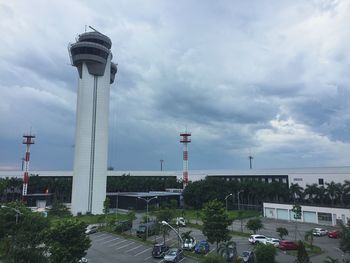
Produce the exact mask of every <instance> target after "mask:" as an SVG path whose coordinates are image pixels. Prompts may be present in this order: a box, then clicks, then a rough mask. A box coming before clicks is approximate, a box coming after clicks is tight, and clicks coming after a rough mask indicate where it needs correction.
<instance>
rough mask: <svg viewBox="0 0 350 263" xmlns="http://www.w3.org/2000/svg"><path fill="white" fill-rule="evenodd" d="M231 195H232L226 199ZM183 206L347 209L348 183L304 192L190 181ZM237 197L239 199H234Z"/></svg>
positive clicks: (283, 186)
mask: <svg viewBox="0 0 350 263" xmlns="http://www.w3.org/2000/svg"><path fill="white" fill-rule="evenodd" d="M230 194H232V196H229V195H230ZM183 196H184V200H185V203H186V205H188V206H190V207H193V208H196V209H198V208H201V207H202V206H203V204H205V203H207V202H209V201H210V200H214V199H217V200H222V201H223V202H225V198H226V199H227V201H228V202H227V204H228V208H236V207H237V206H238V205H241V208H245V209H249V208H254V207H261V206H262V203H263V202H277V203H299V204H311V205H312V204H318V205H332V206H342V207H349V206H350V181H349V180H346V181H345V182H344V183H343V184H341V183H335V182H333V181H332V182H330V183H326V184H325V185H320V186H319V185H317V184H311V185H306V187H305V189H304V188H303V187H301V186H299V185H298V184H293V183H292V184H291V185H290V186H289V187H288V185H287V184H286V183H283V182H277V181H274V182H271V183H265V182H261V181H253V180H243V181H226V180H225V179H223V178H213V177H207V178H206V179H203V180H200V181H195V182H190V183H189V184H188V186H187V187H186V188H185V190H184V192H183ZM238 197H239V200H238Z"/></svg>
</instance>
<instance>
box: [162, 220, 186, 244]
mask: <svg viewBox="0 0 350 263" xmlns="http://www.w3.org/2000/svg"><path fill="white" fill-rule="evenodd" d="M162 225H163V226H164V225H166V226H168V227H170V228H171V229H172V230H173V231H174V232H175V233H176V235H177V237H178V242H177V246H178V248H180V244H179V240H181V244H183V243H184V241H183V239H182V238H181V236H180V233H179V232H180V231H179V230H178V231H176V229H175V228H173V227H172V226H171V225H170V224H169V223H168V222H167V221H164V220H163V221H162Z"/></svg>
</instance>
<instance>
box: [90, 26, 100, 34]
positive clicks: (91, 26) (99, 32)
mask: <svg viewBox="0 0 350 263" xmlns="http://www.w3.org/2000/svg"><path fill="white" fill-rule="evenodd" d="M89 27H90V28H91V29H92V30H94V31H95V32H97V33H100V34H101V32H99V31H97V30H96V29H95V28H93V27H92V26H89Z"/></svg>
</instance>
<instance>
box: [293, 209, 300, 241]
mask: <svg viewBox="0 0 350 263" xmlns="http://www.w3.org/2000/svg"><path fill="white" fill-rule="evenodd" d="M292 212H293V213H294V215H293V217H294V220H295V230H294V240H295V241H296V240H297V232H298V220H300V219H301V206H300V205H299V204H294V205H293V208H292Z"/></svg>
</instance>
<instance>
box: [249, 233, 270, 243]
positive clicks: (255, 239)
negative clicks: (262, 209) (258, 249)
mask: <svg viewBox="0 0 350 263" xmlns="http://www.w3.org/2000/svg"><path fill="white" fill-rule="evenodd" d="M248 241H249V242H250V243H251V244H253V245H254V244H258V243H263V244H266V236H263V235H251V236H250V237H249V238H248Z"/></svg>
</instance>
